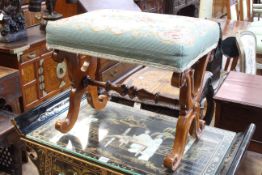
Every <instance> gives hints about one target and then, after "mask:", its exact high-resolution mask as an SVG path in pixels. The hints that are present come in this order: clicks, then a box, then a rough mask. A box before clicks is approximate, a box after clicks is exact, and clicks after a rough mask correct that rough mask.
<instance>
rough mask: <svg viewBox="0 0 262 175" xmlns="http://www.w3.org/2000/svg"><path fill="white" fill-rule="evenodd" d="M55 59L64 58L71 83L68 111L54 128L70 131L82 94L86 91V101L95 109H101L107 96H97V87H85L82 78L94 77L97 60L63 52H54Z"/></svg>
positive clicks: (63, 131)
mask: <svg viewBox="0 0 262 175" xmlns="http://www.w3.org/2000/svg"><path fill="white" fill-rule="evenodd" d="M56 57H58V58H55V59H56V60H60V61H61V60H62V59H66V61H67V67H68V74H69V79H70V81H71V84H72V90H71V92H70V97H69V111H68V114H67V117H66V118H65V119H62V120H61V119H60V120H58V121H57V122H56V124H55V128H56V129H57V130H59V131H60V132H62V133H67V132H68V131H70V130H71V129H72V128H73V126H74V124H75V122H76V120H77V118H78V114H79V109H80V103H81V99H82V96H83V94H85V93H86V92H87V93H88V98H87V99H88V102H89V104H90V105H91V106H92V107H94V108H95V109H102V108H103V107H104V106H105V105H106V103H107V99H108V98H107V96H98V88H97V87H94V86H87V87H85V86H84V84H83V80H84V79H85V77H86V76H89V77H92V78H96V74H97V60H96V58H88V59H85V60H84V61H83V59H81V56H79V55H76V54H70V53H65V52H59V54H56Z"/></svg>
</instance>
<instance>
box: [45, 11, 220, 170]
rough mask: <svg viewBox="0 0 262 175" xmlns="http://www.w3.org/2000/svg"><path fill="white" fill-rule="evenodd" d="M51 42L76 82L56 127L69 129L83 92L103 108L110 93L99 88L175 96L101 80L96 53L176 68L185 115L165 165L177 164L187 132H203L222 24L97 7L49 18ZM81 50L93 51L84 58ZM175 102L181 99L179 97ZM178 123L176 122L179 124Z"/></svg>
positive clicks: (174, 79) (196, 134)
mask: <svg viewBox="0 0 262 175" xmlns="http://www.w3.org/2000/svg"><path fill="white" fill-rule="evenodd" d="M46 31H47V35H46V36H47V45H48V47H49V48H53V49H55V50H57V51H56V52H55V54H54V57H55V60H57V61H62V60H63V59H66V60H67V63H68V70H69V77H70V78H71V82H72V87H73V88H72V90H71V93H70V106H69V112H68V115H67V117H66V119H64V120H59V121H57V123H56V128H57V129H58V130H59V131H61V132H63V133H65V132H68V131H69V130H70V129H71V128H72V127H73V126H74V123H75V121H76V120H77V116H78V113H79V105H80V101H81V97H82V95H83V94H84V93H86V92H87V97H88V98H87V99H88V102H89V104H90V105H91V106H92V107H93V108H95V109H97V110H99V109H103V108H104V107H105V105H106V103H107V100H108V95H107V94H103V95H100V94H98V88H99V87H100V88H101V87H102V88H104V89H105V90H106V91H110V90H114V91H116V92H118V93H119V94H121V95H123V96H125V95H128V96H129V97H130V98H134V97H137V98H139V99H140V100H144V99H151V100H154V101H155V103H157V102H159V101H165V102H173V100H171V99H170V98H168V97H164V96H161V95H160V94H158V93H156V94H153V95H152V93H149V92H148V91H146V90H144V89H139V88H136V87H128V86H127V85H124V84H122V85H121V84H113V83H111V82H101V81H98V77H97V71H98V70H97V69H98V67H97V57H100V58H104V59H110V60H115V61H120V62H128V63H136V64H142V65H146V66H153V67H157V68H162V69H167V70H171V71H172V72H173V75H172V78H171V85H172V86H175V87H178V88H179V89H180V94H179V101H177V104H178V103H179V106H180V115H179V119H178V123H177V126H176V137H175V140H174V145H173V149H172V151H171V153H169V154H168V155H167V156H166V158H165V160H164V165H165V166H166V167H168V168H172V169H173V170H175V169H176V168H177V166H178V165H179V163H180V161H181V158H182V155H183V153H184V150H185V145H186V143H187V138H188V134H189V133H190V134H191V135H192V136H194V137H196V138H199V136H200V134H201V131H202V129H203V127H204V123H203V122H202V121H200V120H199V116H200V105H199V101H200V95H201V91H202V82H203V77H204V72H205V70H206V66H207V63H208V61H209V59H210V58H211V57H212V51H213V50H214V49H215V48H216V46H217V43H218V40H219V26H218V25H217V24H216V23H215V22H212V21H208V20H204V19H197V18H190V17H182V16H174V15H161V14H151V13H143V12H134V11H121V10H98V11H92V12H89V13H86V14H82V15H78V16H74V17H70V18H66V19H62V20H58V21H54V22H49V23H48V25H47V30H46ZM81 55H88V56H90V57H89V59H86V61H84V62H81ZM174 103H176V102H174ZM174 127H175V126H174Z"/></svg>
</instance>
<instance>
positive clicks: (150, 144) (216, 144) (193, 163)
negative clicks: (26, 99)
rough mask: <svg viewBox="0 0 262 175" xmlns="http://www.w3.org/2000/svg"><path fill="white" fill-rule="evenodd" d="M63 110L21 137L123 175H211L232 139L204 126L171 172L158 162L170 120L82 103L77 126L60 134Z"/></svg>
mask: <svg viewBox="0 0 262 175" xmlns="http://www.w3.org/2000/svg"><path fill="white" fill-rule="evenodd" d="M67 109H68V99H65V100H63V101H61V102H60V103H59V104H56V105H54V106H52V107H50V108H49V109H47V111H46V112H44V113H43V114H41V116H40V117H39V119H38V120H45V119H47V118H52V119H51V120H50V121H48V122H47V123H45V124H43V125H41V126H39V127H38V128H35V129H34V130H33V131H31V132H29V133H28V134H26V138H27V139H30V140H33V141H36V142H38V143H40V144H43V145H47V146H50V147H52V148H54V149H57V150H60V151H63V152H66V153H68V154H71V155H73V156H76V157H79V158H83V159H85V160H87V161H92V162H95V163H97V164H100V165H103V166H106V167H108V168H111V169H116V170H118V171H121V172H123V173H129V174H188V173H189V174H215V173H216V172H217V171H218V170H219V168H220V164H221V162H223V160H224V158H225V156H226V154H227V152H228V150H229V149H230V147H231V143H232V141H233V140H234V137H235V135H236V134H235V133H234V132H229V131H225V130H221V129H216V128H212V127H208V126H207V127H205V129H204V132H203V134H202V136H201V139H200V140H195V139H192V138H190V139H189V141H188V144H187V147H186V151H185V155H184V158H183V160H182V163H181V165H180V166H179V168H178V169H177V171H176V172H175V173H172V172H169V171H168V170H167V169H166V168H164V166H163V159H164V156H165V155H166V154H167V153H168V152H169V151H170V149H171V147H172V145H173V139H174V135H175V126H176V121H177V119H176V118H172V117H168V116H164V115H161V114H156V113H152V112H148V111H145V110H141V109H136V108H133V107H129V106H124V105H120V104H116V103H113V102H109V103H108V105H107V107H106V108H105V109H103V110H101V111H96V110H94V109H92V108H91V107H90V106H88V104H87V102H86V99H83V100H82V103H81V110H80V114H79V117H78V120H77V123H76V124H75V126H74V128H73V129H72V130H71V131H70V132H68V133H66V134H62V133H60V132H59V131H57V130H56V129H55V127H54V126H55V122H56V121H57V119H58V118H64V117H65V116H66V113H67ZM51 116H52V117H51Z"/></svg>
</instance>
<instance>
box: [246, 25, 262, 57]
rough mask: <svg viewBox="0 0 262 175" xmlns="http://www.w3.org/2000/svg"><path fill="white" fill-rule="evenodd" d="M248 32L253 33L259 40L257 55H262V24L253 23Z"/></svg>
mask: <svg viewBox="0 0 262 175" xmlns="http://www.w3.org/2000/svg"><path fill="white" fill-rule="evenodd" d="M248 30H249V31H251V32H253V33H254V34H255V35H256V38H257V53H259V54H262V22H261V21H257V22H252V23H251V24H250V25H249V27H248Z"/></svg>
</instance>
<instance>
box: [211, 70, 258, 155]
mask: <svg viewBox="0 0 262 175" xmlns="http://www.w3.org/2000/svg"><path fill="white" fill-rule="evenodd" d="M261 89H262V77H261V76H257V75H248V74H244V73H240V72H230V73H229V75H228V76H227V78H226V80H225V81H224V83H223V84H222V86H221V87H220V89H219V90H218V92H217V93H216V95H215V97H214V99H215V101H216V104H217V105H216V106H217V108H216V117H215V126H217V127H221V128H224V129H228V130H233V131H236V132H239V131H243V130H244V129H245V127H246V126H248V125H249V124H250V123H255V124H256V131H255V134H254V136H253V141H251V147H253V150H254V151H258V152H260V153H262V135H261V133H262V91H261Z"/></svg>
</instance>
